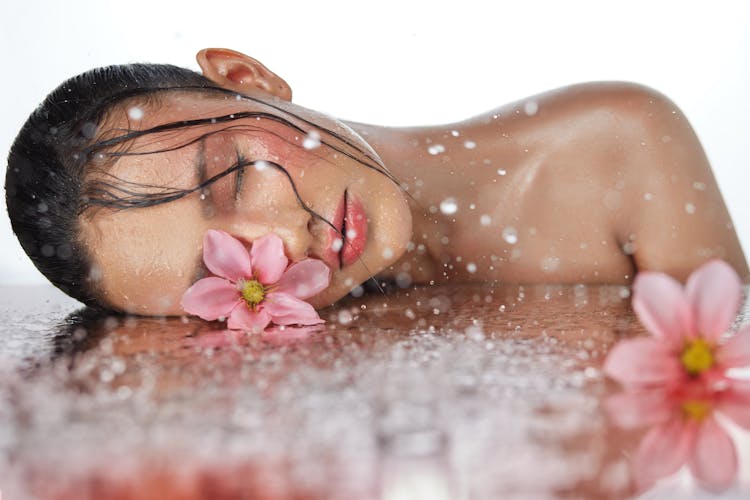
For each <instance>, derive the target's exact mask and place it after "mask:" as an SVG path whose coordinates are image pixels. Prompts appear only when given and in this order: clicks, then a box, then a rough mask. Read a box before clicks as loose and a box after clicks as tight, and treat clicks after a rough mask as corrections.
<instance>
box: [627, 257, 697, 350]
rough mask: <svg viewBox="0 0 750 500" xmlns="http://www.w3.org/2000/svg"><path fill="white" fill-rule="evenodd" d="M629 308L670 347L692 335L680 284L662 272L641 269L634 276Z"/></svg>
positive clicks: (687, 309)
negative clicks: (631, 306) (641, 270)
mask: <svg viewBox="0 0 750 500" xmlns="http://www.w3.org/2000/svg"><path fill="white" fill-rule="evenodd" d="M633 310H634V311H635V314H636V315H637V316H638V319H639V320H640V321H641V323H642V324H643V326H645V327H646V329H647V330H648V331H649V332H650V333H651V334H652V335H654V336H655V337H656V338H658V339H661V340H664V341H666V342H669V343H670V344H671V345H673V346H678V345H681V344H682V342H683V340H684V338H685V337H686V336H692V335H693V334H694V330H693V327H692V320H691V316H690V310H689V308H688V302H687V299H686V297H685V292H684V290H683V289H682V285H681V284H680V283H679V282H678V281H677V280H675V279H674V278H672V277H670V276H667V275H666V274H664V273H656V272H648V271H644V272H640V273H638V274H637V275H636V277H635V282H634V283H633Z"/></svg>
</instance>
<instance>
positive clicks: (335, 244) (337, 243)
mask: <svg viewBox="0 0 750 500" xmlns="http://www.w3.org/2000/svg"><path fill="white" fill-rule="evenodd" d="M343 246H344V240H342V239H341V238H334V239H333V241H332V242H331V250H333V251H334V252H338V251H339V250H341V247H343Z"/></svg>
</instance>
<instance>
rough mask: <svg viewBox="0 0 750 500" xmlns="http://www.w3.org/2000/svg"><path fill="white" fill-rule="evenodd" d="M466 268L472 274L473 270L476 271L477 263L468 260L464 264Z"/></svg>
mask: <svg viewBox="0 0 750 500" xmlns="http://www.w3.org/2000/svg"><path fill="white" fill-rule="evenodd" d="M466 270H467V271H469V272H470V273H472V274H474V273H475V272H477V265H476V264H474V263H473V262H469V263H468V264H466Z"/></svg>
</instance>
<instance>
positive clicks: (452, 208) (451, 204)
mask: <svg viewBox="0 0 750 500" xmlns="http://www.w3.org/2000/svg"><path fill="white" fill-rule="evenodd" d="M440 211H441V212H443V214H445V215H453V214H455V213H456V212H457V211H458V203H456V199H455V198H446V199H444V200H443V201H441V202H440Z"/></svg>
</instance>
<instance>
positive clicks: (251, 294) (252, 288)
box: [242, 280, 265, 309]
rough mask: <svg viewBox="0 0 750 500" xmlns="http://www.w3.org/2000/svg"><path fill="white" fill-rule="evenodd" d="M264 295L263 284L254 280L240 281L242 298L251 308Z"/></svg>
mask: <svg viewBox="0 0 750 500" xmlns="http://www.w3.org/2000/svg"><path fill="white" fill-rule="evenodd" d="M264 296H265V290H264V289H263V285H261V284H260V282H258V281H256V280H245V281H244V282H243V283H242V298H243V299H245V302H247V305H248V307H250V308H251V309H253V308H254V307H255V306H256V305H258V304H259V303H260V302H261V301H262V300H263V297H264Z"/></svg>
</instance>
